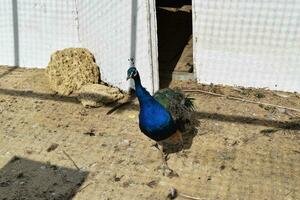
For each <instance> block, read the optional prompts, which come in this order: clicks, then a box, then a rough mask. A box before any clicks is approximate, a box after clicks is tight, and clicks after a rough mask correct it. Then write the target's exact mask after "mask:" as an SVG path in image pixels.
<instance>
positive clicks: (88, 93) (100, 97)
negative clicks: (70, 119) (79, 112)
mask: <svg viewBox="0 0 300 200" xmlns="http://www.w3.org/2000/svg"><path fill="white" fill-rule="evenodd" d="M122 98H124V94H122V93H121V92H120V90H119V89H118V88H113V87H109V86H106V85H101V84H87V85H84V86H82V88H81V89H80V90H79V92H78V100H79V101H80V102H81V103H82V105H83V106H84V107H101V106H103V105H106V104H109V103H113V102H115V101H117V100H119V99H122Z"/></svg>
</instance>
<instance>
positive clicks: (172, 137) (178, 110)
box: [127, 67, 193, 172]
mask: <svg viewBox="0 0 300 200" xmlns="http://www.w3.org/2000/svg"><path fill="white" fill-rule="evenodd" d="M128 79H133V80H134V82H135V93H136V96H137V97H138V100H139V104H140V113H139V126H140V130H141V131H142V132H143V133H144V134H145V135H146V136H148V137H149V138H151V139H153V140H155V141H156V142H157V143H156V145H155V147H156V148H158V149H159V150H160V148H159V146H158V144H159V145H161V146H162V147H163V145H164V144H165V143H167V144H170V143H171V144H178V143H180V144H181V145H182V147H183V139H182V134H181V133H182V132H183V131H184V130H185V125H186V124H187V123H189V122H190V118H191V113H192V111H193V103H192V101H191V100H192V99H191V98H188V97H185V95H184V94H182V93H181V92H180V91H179V90H177V91H175V90H172V89H169V88H166V89H162V90H159V91H157V92H156V93H155V94H154V95H153V96H151V95H150V94H149V92H148V91H147V90H146V89H145V88H144V87H143V86H142V84H141V79H140V76H139V73H138V71H137V69H136V68H135V67H130V68H129V69H128V71H127V80H128ZM160 151H161V152H162V158H163V168H162V169H163V170H170V171H171V172H173V171H172V170H171V169H170V168H169V167H168V165H167V155H165V154H164V152H163V150H160Z"/></svg>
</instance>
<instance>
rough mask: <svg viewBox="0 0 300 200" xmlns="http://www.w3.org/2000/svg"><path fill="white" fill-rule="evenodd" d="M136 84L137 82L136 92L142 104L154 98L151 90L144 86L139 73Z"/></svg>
mask: <svg viewBox="0 0 300 200" xmlns="http://www.w3.org/2000/svg"><path fill="white" fill-rule="evenodd" d="M134 84H135V94H136V96H137V98H138V100H139V102H140V105H141V104H142V103H144V102H145V101H146V100H147V99H152V98H153V97H152V96H151V95H150V94H149V92H148V91H147V90H146V89H145V88H144V87H143V86H142V83H141V79H140V75H139V74H138V75H137V76H136V77H135V78H134Z"/></svg>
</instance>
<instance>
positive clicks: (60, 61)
mask: <svg viewBox="0 0 300 200" xmlns="http://www.w3.org/2000/svg"><path fill="white" fill-rule="evenodd" d="M46 74H47V76H48V77H49V82H50V87H51V89H52V90H54V91H56V92H58V93H59V94H61V95H69V94H71V93H72V92H74V91H78V90H79V89H80V88H81V87H82V86H83V85H85V84H88V83H99V81H100V72H99V67H98V66H97V64H96V63H95V58H94V56H93V54H92V53H91V52H89V51H88V50H87V49H84V48H67V49H63V50H61V51H56V52H55V53H53V54H52V55H51V60H50V62H49V64H48V67H47V69H46Z"/></svg>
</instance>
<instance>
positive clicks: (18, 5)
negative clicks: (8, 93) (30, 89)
mask: <svg viewBox="0 0 300 200" xmlns="http://www.w3.org/2000/svg"><path fill="white" fill-rule="evenodd" d="M0 11H1V13H0V17H1V18H0V23H1V31H0V38H1V39H0V41H1V50H0V64H6V65H19V66H24V67H45V66H46V65H47V64H48V62H49V58H50V55H51V53H53V52H54V51H56V50H58V49H62V48H66V47H74V46H78V45H79V43H78V29H77V21H76V17H77V14H76V10H75V1H74V0H63V1H61V0H26V1H20V0H2V1H1V4H0Z"/></svg>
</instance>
